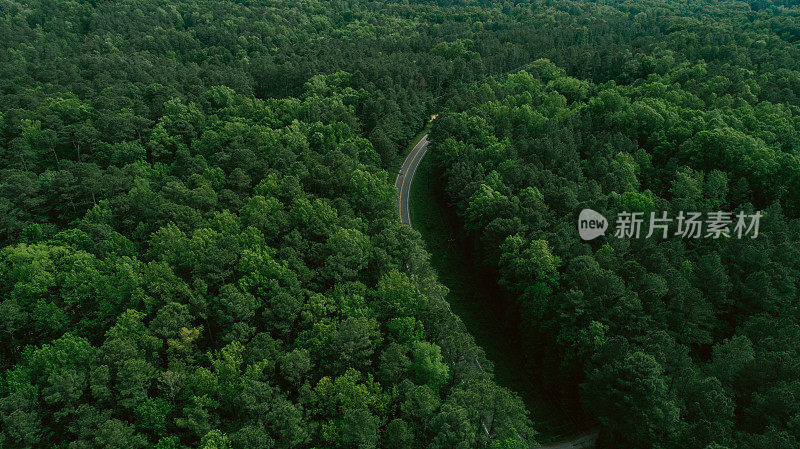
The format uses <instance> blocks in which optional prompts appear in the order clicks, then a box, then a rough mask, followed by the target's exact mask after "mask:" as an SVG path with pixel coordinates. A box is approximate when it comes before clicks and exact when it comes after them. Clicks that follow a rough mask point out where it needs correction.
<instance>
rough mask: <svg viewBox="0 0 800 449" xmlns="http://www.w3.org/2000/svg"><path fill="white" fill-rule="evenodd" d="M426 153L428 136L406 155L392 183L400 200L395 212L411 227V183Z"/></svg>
mask: <svg viewBox="0 0 800 449" xmlns="http://www.w3.org/2000/svg"><path fill="white" fill-rule="evenodd" d="M427 152H428V135H427V134H425V135H424V136H422V139H420V141H419V142H417V144H416V145H415V146H414V149H412V150H411V152H410V153H408V156H407V157H406V160H405V161H403V165H402V166H401V167H400V173H398V174H397V179H395V181H394V186H395V187H397V191H398V192H399V193H400V198H399V200H398V201H397V211H398V212H399V213H400V221H402V222H403V223H405V224H407V225H409V226H411V212H410V210H409V208H408V203H409V197H410V196H411V181H412V180H413V179H414V174H415V173H416V172H417V167H419V163H420V162H422V158H423V157H425V153H427Z"/></svg>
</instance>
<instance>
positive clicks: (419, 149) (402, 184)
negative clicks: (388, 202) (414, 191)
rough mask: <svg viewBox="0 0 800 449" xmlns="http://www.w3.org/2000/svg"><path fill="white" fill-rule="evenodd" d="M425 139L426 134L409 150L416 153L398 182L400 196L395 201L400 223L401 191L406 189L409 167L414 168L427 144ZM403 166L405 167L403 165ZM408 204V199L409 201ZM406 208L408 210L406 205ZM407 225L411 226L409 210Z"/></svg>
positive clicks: (401, 216) (401, 212)
mask: <svg viewBox="0 0 800 449" xmlns="http://www.w3.org/2000/svg"><path fill="white" fill-rule="evenodd" d="M426 137H428V135H427V134H425V135H424V136H422V139H420V141H419V143H417V145H416V146H415V147H414V149H413V150H411V151H412V152H414V151H416V152H415V153H414V154H413V156H412V157H411V162H410V163H409V164H408V168H406V171H405V173H403V179H402V181H401V182H400V192H399V193H400V196H399V199H398V201H397V209H398V213H399V214H400V221H401V222H402V221H403V190H404V189H405V187H406V178H407V177H408V172H409V171H410V169H411V167H413V166H414V161H416V160H417V157H418V156H419V154H420V153H422V149H423V148H425V145H426V144H427V142H426V141H425V140H426V139H425V138H426ZM423 143H424V144H423ZM406 160H408V158H406ZM403 165H405V163H404V164H403ZM416 172H417V170H416V169H414V173H416ZM411 177H412V178H413V177H414V174H413V173H412V174H411ZM408 196H409V198H410V197H411V192H410V188H409V192H408ZM409 202H410V199H409ZM406 208H408V204H406ZM408 225H409V226H411V210H410V209H409V212H408Z"/></svg>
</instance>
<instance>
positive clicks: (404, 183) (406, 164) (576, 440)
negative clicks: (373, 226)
mask: <svg viewBox="0 0 800 449" xmlns="http://www.w3.org/2000/svg"><path fill="white" fill-rule="evenodd" d="M427 152H428V135H427V134H425V135H424V136H422V139H420V141H419V142H418V143H417V144H416V145H414V148H413V149H412V150H411V152H410V153H408V156H406V160H405V161H403V165H402V166H400V172H399V173H398V174H397V178H396V179H395V181H394V186H395V187H396V188H397V192H398V193H399V197H398V200H397V212H398V213H399V214H400V221H401V222H403V223H405V224H407V225H409V226H411V209H410V208H409V203H410V198H411V183H412V182H413V181H414V175H415V174H416V173H417V167H419V163H420V162H422V159H423V158H424V157H425V153H427ZM597 435H598V433H597V432H596V431H591V432H588V433H583V434H581V435H577V436H575V437H573V438H572V439H570V440H565V441H559V442H556V443H553V444H549V445H547V446H535V447H536V448H541V449H579V448H590V447H594V445H595V442H596V441H597Z"/></svg>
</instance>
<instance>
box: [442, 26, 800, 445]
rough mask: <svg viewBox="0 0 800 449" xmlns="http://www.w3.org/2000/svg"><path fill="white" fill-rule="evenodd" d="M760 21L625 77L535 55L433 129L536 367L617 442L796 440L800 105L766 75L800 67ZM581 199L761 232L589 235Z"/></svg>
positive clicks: (453, 190)
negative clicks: (595, 74)
mask: <svg viewBox="0 0 800 449" xmlns="http://www.w3.org/2000/svg"><path fill="white" fill-rule="evenodd" d="M753 17H755V18H758V17H760V16H759V15H754V16H753ZM723 18H724V19H726V20H731V19H730V18H729V17H727V16H723ZM753 22H754V23H756V25H752V26H750V27H749V28H750V29H748V27H743V31H742V33H743V34H744V35H745V36H747V38H740V39H741V40H742V41H743V42H742V43H741V44H737V43H735V42H732V43H731V45H730V50H729V51H727V52H719V53H718V54H716V55H715V54H707V55H705V56H706V57H707V58H708V59H705V58H701V59H700V58H693V57H692V56H693V55H692V51H691V48H684V49H683V50H682V52H681V53H680V54H679V53H677V52H673V51H671V50H670V49H669V48H668V44H662V46H664V47H667V48H663V49H659V50H658V51H657V52H656V53H655V54H654V55H653V57H652V60H651V64H650V66H649V73H648V74H647V76H646V77H639V78H637V79H636V80H635V81H633V82H632V83H624V82H623V81H624V79H619V81H617V80H615V79H612V80H608V81H605V82H593V81H591V80H588V79H581V78H577V77H573V76H569V75H568V74H567V73H566V71H565V70H564V69H562V68H560V67H558V66H556V65H554V64H553V63H551V62H549V61H539V62H537V63H535V64H533V65H531V66H530V67H529V68H528V70H526V71H521V72H519V73H515V74H512V75H509V76H508V77H506V78H505V79H501V80H494V79H492V80H490V81H489V82H486V83H482V84H480V85H479V86H476V87H474V88H472V89H471V90H470V93H469V95H467V97H469V98H472V99H474V101H473V103H474V104H473V105H472V106H471V107H469V108H468V109H467V110H466V111H464V112H453V113H450V114H447V115H442V116H440V118H438V119H437V120H436V121H434V122H433V129H432V132H431V136H432V138H431V140H432V142H433V143H432V147H433V150H432V153H433V157H435V158H436V164H435V166H436V167H437V168H438V169H439V170H440V175H441V177H442V180H443V184H444V192H445V196H446V197H447V199H448V200H449V201H450V203H451V204H452V205H453V206H454V207H455V208H456V209H457V211H458V214H459V217H460V220H461V223H462V225H463V231H464V233H465V235H466V236H467V238H468V240H469V241H470V242H471V243H472V244H473V245H474V246H475V247H476V248H477V254H479V257H478V260H477V261H476V263H480V264H482V265H484V266H485V267H486V269H487V270H490V271H493V272H495V273H497V275H498V276H499V282H500V284H501V285H502V287H503V289H504V291H505V292H506V295H507V296H508V297H509V298H510V300H511V302H512V304H513V305H512V311H513V312H514V313H513V315H514V318H512V320H513V321H515V322H516V325H517V326H518V327H519V328H520V330H521V332H522V334H523V335H524V344H525V345H526V347H527V348H528V351H529V352H530V353H531V354H535V357H533V358H532V360H531V364H532V366H531V367H530V370H531V372H534V371H539V372H544V376H545V379H546V383H547V384H548V385H551V388H552V389H553V390H554V391H560V392H562V394H563V396H564V400H565V401H566V402H568V403H572V404H573V405H572V407H574V408H575V409H577V410H584V411H585V413H587V414H591V416H593V417H595V418H596V419H597V420H598V421H599V422H600V424H601V427H602V428H601V440H602V441H605V442H606V443H607V444H611V445H614V446H612V447H675V448H686V447H697V448H704V447H705V448H712V447H713V448H718V447H742V448H764V449H766V448H794V447H798V446H800V442H799V441H800V432H798V430H799V429H798V427H797V423H798V422H800V421H798V420H800V401H798V399H797V394H798V387H800V383H798V380H799V379H800V371H798V366H800V352H798V349H797V348H798V343H799V342H800V340H798V338H800V323H798V318H800V315H799V313H800V309H798V297H800V292H798V281H799V280H800V251H798V248H797V242H798V240H799V239H800V220H798V218H797V217H798V214H799V213H800V209H799V208H800V203H798V200H799V199H800V197H798V195H797V192H798V187H800V157H798V156H799V155H798V149H799V148H800V145H799V143H800V140H798V138H799V137H800V134H798V132H797V130H798V127H799V126H800V108H798V102H797V97H796V96H795V95H794V94H793V92H792V91H791V90H789V89H787V88H785V87H784V86H787V85H789V82H788V81H786V84H784V82H783V81H779V80H778V79H776V74H777V73H780V74H782V76H783V77H784V78H782V79H784V80H789V79H798V78H797V77H798V74H799V72H798V71H797V70H790V69H789V68H788V67H786V68H780V69H779V68H777V67H776V65H778V64H779V61H780V59H781V57H791V59H792V60H793V61H797V60H799V59H798V52H797V48H796V47H795V46H794V45H792V46H788V44H787V42H793V39H790V37H791V35H780V36H779V35H775V34H773V31H772V30H774V29H779V25H780V24H781V23H782V22H781V21H780V20H777V19H776V20H766V21H765V22H764V23H758V22H757V21H756V20H753ZM728 26H732V23H731V22H725V21H723V22H721V23H720V22H718V23H715V24H713V25H712V24H711V23H710V22H709V23H708V25H707V27H708V28H710V29H715V28H727V27H728ZM672 34H678V35H680V34H683V32H682V31H678V30H675V31H674V32H673V33H671V34H670V35H668V36H664V37H663V38H662V41H663V42H665V43H669V42H671V41H678V42H681V41H683V40H684V39H685V36H681V37H675V36H672ZM709 36H714V37H719V35H713V34H709ZM695 37H697V35H695ZM733 37H736V36H733ZM767 41H770V42H779V43H781V44H784V45H787V46H783V45H772V46H771V45H767V44H766V42H767ZM702 42H703V41H702V40H700V41H699V43H700V44H702ZM709 45H711V43H710V42H709ZM701 54H702V53H701ZM770 55H775V57H774V58H767V56H770ZM787 61H788V60H787ZM623 78H624V77H623ZM797 86H798V84H796V83H794V87H795V88H797ZM779 92H780V94H779ZM584 208H591V209H593V210H597V211H601V212H603V213H604V214H606V216H608V217H615V216H617V214H618V213H620V212H622V211H639V212H643V213H644V214H645V216H649V213H650V212H656V211H658V214H659V215H660V213H661V211H665V212H668V213H669V215H670V216H672V217H675V216H677V215H678V214H679V212H680V211H700V212H703V213H708V212H712V211H720V210H721V211H746V212H748V213H753V212H754V211H761V213H762V215H763V219H762V222H761V233H760V234H759V235H758V237H757V238H745V239H739V238H735V237H729V238H720V239H713V238H709V239H702V238H700V239H692V238H688V239H681V238H680V237H676V238H667V239H659V238H651V239H646V238H638V239H637V238H632V239H621V238H615V237H614V236H613V235H607V236H605V237H601V238H600V239H597V240H594V241H591V242H583V241H581V240H580V239H579V238H578V236H577V233H576V231H575V223H576V222H577V216H578V212H579V211H580V210H582V209H584ZM671 230H672V231H675V229H674V227H673V228H671ZM642 237H644V234H642ZM616 445H619V446H616Z"/></svg>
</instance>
